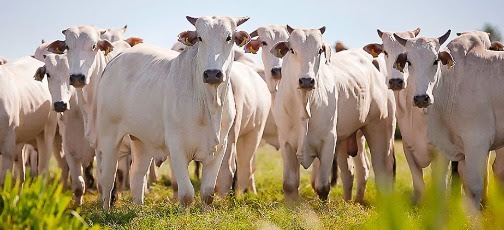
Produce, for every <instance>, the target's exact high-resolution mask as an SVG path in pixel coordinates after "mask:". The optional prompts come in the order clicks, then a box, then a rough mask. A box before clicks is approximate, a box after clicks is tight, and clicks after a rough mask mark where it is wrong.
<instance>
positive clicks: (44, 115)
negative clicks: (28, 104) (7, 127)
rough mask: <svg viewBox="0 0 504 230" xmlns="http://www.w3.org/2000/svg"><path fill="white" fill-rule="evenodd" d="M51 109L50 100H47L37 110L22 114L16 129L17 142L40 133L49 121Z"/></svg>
mask: <svg viewBox="0 0 504 230" xmlns="http://www.w3.org/2000/svg"><path fill="white" fill-rule="evenodd" d="M50 109H51V107H50V106H49V102H47V103H45V104H44V105H42V106H41V107H39V108H38V109H37V110H35V111H31V112H29V113H27V114H24V115H23V114H21V115H20V119H19V126H18V127H16V129H15V131H16V142H18V143H22V142H26V141H29V140H32V139H33V138H35V137H36V136H37V135H38V134H40V133H41V132H42V131H43V130H44V127H45V125H46V123H47V119H48V117H49V112H50Z"/></svg>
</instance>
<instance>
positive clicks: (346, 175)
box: [336, 137, 355, 200]
mask: <svg viewBox="0 0 504 230" xmlns="http://www.w3.org/2000/svg"><path fill="white" fill-rule="evenodd" d="M350 138H352V137H350ZM353 138H355V137H353ZM347 141H348V140H345V141H343V142H341V143H338V145H337V146H336V157H337V158H338V160H337V161H338V166H339V168H340V171H341V182H342V184H343V199H344V200H351V199H352V187H353V180H354V176H353V172H352V171H353V170H352V165H350V166H349V165H348V163H349V160H350V159H349V158H350V157H349V155H348V148H347V143H346V142H347Z"/></svg>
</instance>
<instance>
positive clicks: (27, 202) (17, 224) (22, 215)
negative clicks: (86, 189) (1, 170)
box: [0, 173, 98, 229]
mask: <svg viewBox="0 0 504 230" xmlns="http://www.w3.org/2000/svg"><path fill="white" fill-rule="evenodd" d="M14 181H15V180H14V179H13V178H12V175H11V174H10V173H8V174H7V175H6V177H5V182H4V186H3V188H2V190H1V196H2V199H1V200H0V213H1V214H0V229H87V228H88V225H87V224H86V222H85V221H84V219H83V218H82V217H81V216H80V215H79V214H78V213H77V211H74V210H70V209H68V206H69V205H70V202H71V200H72V196H71V195H70V194H69V193H64V192H63V191H62V190H63V187H62V185H61V184H60V183H59V177H56V178H52V179H51V178H44V177H36V178H27V179H26V180H25V182H24V183H23V184H22V185H21V183H19V181H16V182H14ZM13 183H15V184H13ZM95 228H98V226H95Z"/></svg>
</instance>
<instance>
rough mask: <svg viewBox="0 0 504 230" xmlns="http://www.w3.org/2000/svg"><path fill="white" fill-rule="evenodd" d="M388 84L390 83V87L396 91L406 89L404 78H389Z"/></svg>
mask: <svg viewBox="0 0 504 230" xmlns="http://www.w3.org/2000/svg"><path fill="white" fill-rule="evenodd" d="M388 84H389V89H391V90H394V91H400V90H402V89H404V81H403V79H399V78H393V79H390V80H389V82H388Z"/></svg>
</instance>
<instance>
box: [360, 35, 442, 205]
mask: <svg viewBox="0 0 504 230" xmlns="http://www.w3.org/2000/svg"><path fill="white" fill-rule="evenodd" d="M377 31H378V36H379V37H380V39H381V40H382V42H383V43H382V44H376V43H374V44H369V45H366V46H365V47H364V50H365V51H367V52H368V53H369V54H371V55H372V56H373V57H375V58H379V57H378V55H380V54H381V53H383V54H384V55H382V56H380V57H383V58H384V60H385V65H384V70H385V72H386V84H387V85H388V87H389V89H392V90H394V97H395V102H396V106H397V109H396V118H397V121H398V125H399V128H400V129H401V136H402V141H403V149H404V155H405V156H406V160H407V162H408V166H409V168H410V172H411V176H412V179H413V189H414V195H415V200H420V199H421V198H422V197H423V193H424V190H425V182H424V179H423V168H426V167H427V166H429V165H430V164H431V162H432V161H433V160H437V161H436V163H439V164H440V165H439V167H433V170H432V175H433V176H434V175H437V176H444V177H446V172H447V169H448V161H447V160H446V159H445V158H444V156H442V155H439V154H438V153H437V152H436V150H435V148H434V147H433V146H431V145H430V144H429V141H428V139H427V127H426V125H425V119H424V116H425V115H424V112H423V110H422V109H419V108H417V107H415V106H414V105H413V101H412V100H411V98H412V97H413V94H414V90H415V87H414V86H412V85H413V83H412V79H411V78H408V71H407V68H405V69H404V71H402V72H401V71H399V70H397V69H395V68H394V64H395V61H396V59H397V57H398V56H399V55H401V54H402V53H403V52H405V48H404V47H403V46H402V45H401V44H399V42H397V41H396V39H395V38H394V35H393V34H394V33H393V32H382V31H380V30H377ZM419 33H420V28H417V29H415V30H412V31H404V32H397V33H396V34H398V35H400V36H402V37H405V38H414V37H416V36H417V35H418V34H419ZM379 59H381V58H379ZM437 158H439V159H437ZM438 169H439V170H438ZM443 181H444V180H443Z"/></svg>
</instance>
